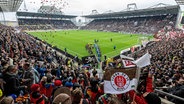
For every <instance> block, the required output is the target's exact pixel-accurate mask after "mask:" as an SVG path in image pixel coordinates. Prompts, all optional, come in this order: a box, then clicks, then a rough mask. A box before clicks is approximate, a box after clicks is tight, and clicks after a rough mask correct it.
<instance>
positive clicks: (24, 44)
mask: <svg viewBox="0 0 184 104" xmlns="http://www.w3.org/2000/svg"><path fill="white" fill-rule="evenodd" d="M166 9H167V8H166ZM170 9H173V8H170ZM175 9H176V8H175V7H174V10H173V11H169V13H171V14H168V13H166V14H167V15H159V16H146V17H132V18H126V19H103V20H102V19H97V20H94V21H92V22H91V23H89V24H88V25H87V26H86V27H83V29H99V30H102V31H121V32H129V33H145V34H153V33H155V32H158V31H159V30H162V29H164V30H163V31H164V32H163V33H162V35H163V36H166V35H167V33H168V32H171V31H172V34H175V35H174V38H172V37H169V38H167V37H166V38H160V41H152V42H150V43H148V44H147V45H146V46H145V47H142V48H140V49H135V51H134V52H132V53H131V52H128V56H130V57H132V58H134V59H138V58H140V57H141V56H142V55H144V54H145V53H147V52H149V53H150V54H151V64H150V65H149V66H146V67H144V68H142V69H141V71H142V74H141V75H140V81H139V84H138V87H137V88H138V89H137V92H136V93H135V92H134V91H132V90H131V91H129V92H127V93H125V94H118V95H114V94H105V93H104V86H103V85H104V80H103V78H102V79H100V78H99V73H98V71H97V70H96V69H95V67H88V68H87V67H83V63H77V62H75V61H74V59H71V58H69V57H66V56H62V55H61V54H59V53H58V52H57V51H55V50H53V48H52V47H49V45H48V44H46V43H45V42H43V41H41V40H39V39H37V38H35V37H32V36H31V35H29V34H28V33H26V32H16V30H15V28H13V27H10V26H5V25H2V24H0V33H1V34H0V104H1V103H2V104H14V102H15V103H18V104H19V103H26V104H31V103H33V104H59V103H62V104H81V103H82V104H96V102H97V103H98V104H161V101H160V99H159V98H158V95H159V97H162V99H163V98H164V100H169V101H171V102H173V103H175V104H183V103H184V100H183V98H184V95H183V93H184V33H183V31H182V30H180V29H176V28H174V24H175V20H176V14H172V12H174V11H175ZM159 10H160V9H158V11H157V12H159ZM167 10H168V9H167ZM147 11H149V10H147ZM161 11H162V10H161ZM163 11H165V10H163ZM134 12H135V11H134ZM141 13H143V12H141ZM141 13H140V14H141ZM151 13H153V14H154V13H155V12H153V11H152V12H151ZM164 13H165V12H164ZM28 14H29V15H27V14H26V13H22V15H26V16H30V15H32V16H33V15H37V16H42V17H44V16H45V14H42V13H40V14H37V13H35V14H34V13H28ZM125 14H126V13H125ZM106 15H109V14H105V16H106ZM110 15H112V14H110ZM113 15H114V16H115V15H116V13H115V14H113ZM131 15H132V14H131ZM149 15H150V14H149ZM19 16H20V15H19ZM50 16H56V17H57V16H58V15H50ZM63 16H64V15H63ZM96 16H102V18H104V15H96ZM135 16H136V14H135ZM94 17H95V16H94ZM107 17H108V16H107ZM98 18H99V17H98ZM135 20H136V21H135ZM117 21H120V22H117ZM19 23H20V24H22V26H20V27H22V28H25V29H28V28H29V29H30V30H32V29H34V30H35V29H42V30H45V29H52V28H62V29H63V28H64V29H69V28H74V27H75V25H73V24H72V23H71V21H67V20H49V19H47V20H46V19H41V20H39V19H34V20H33V19H20V18H19ZM64 24H65V25H64ZM66 24H67V25H66ZM122 24H123V25H122ZM45 25H46V26H45ZM95 25H96V27H98V28H96V27H94V26H95ZM124 25H125V26H124ZM123 26H124V27H123ZM136 27H137V28H136ZM152 27H153V28H152ZM166 27H167V28H166ZM158 33H159V32H158ZM158 33H157V34H158ZM107 61H108V60H105V61H104V62H102V70H103V71H108V69H109V68H122V67H124V66H123V63H122V59H121V58H117V59H115V58H114V60H110V61H109V63H107ZM153 86H154V88H152V87H153ZM153 89H157V90H158V89H159V90H162V91H165V92H168V93H169V94H171V95H176V96H177V97H180V98H179V99H177V98H173V97H171V96H169V94H168V95H166V94H163V93H159V94H158V95H156V94H155V93H153ZM148 90H149V91H148ZM162 101H163V100H162ZM166 102H167V103H169V102H168V101H166Z"/></svg>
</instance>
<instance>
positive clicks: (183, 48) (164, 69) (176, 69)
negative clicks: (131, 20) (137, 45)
mask: <svg viewBox="0 0 184 104" xmlns="http://www.w3.org/2000/svg"><path fill="white" fill-rule="evenodd" d="M147 52H149V54H151V65H149V66H147V67H145V68H142V69H141V71H142V74H141V77H140V81H139V82H140V83H141V85H146V84H147V81H146V80H145V79H146V77H147V75H148V73H149V72H150V71H151V73H153V75H154V81H153V85H154V88H156V89H158V90H161V91H164V92H167V93H170V94H171V95H176V96H179V97H181V98H184V96H183V93H184V37H177V38H175V39H171V38H170V39H165V40H162V41H155V42H151V43H148V44H147V46H146V47H145V48H142V49H141V50H139V51H136V52H133V53H131V54H128V56H130V57H133V58H134V59H135V60H136V59H138V58H139V57H141V56H143V55H144V54H146V53H147ZM121 62H122V59H116V60H115V61H114V62H113V64H112V63H111V64H109V65H110V66H111V67H117V68H121V67H123V64H122V63H121ZM104 64H105V63H104ZM105 68H106V67H104V69H105ZM139 88H141V86H139V87H138V89H139ZM144 90H145V89H144ZM144 90H142V89H141V90H140V92H145V91H144ZM159 96H160V97H162V98H165V99H167V100H169V101H172V102H174V103H175V104H182V103H184V102H183V101H181V100H178V99H175V98H172V97H170V96H168V95H165V94H159Z"/></svg>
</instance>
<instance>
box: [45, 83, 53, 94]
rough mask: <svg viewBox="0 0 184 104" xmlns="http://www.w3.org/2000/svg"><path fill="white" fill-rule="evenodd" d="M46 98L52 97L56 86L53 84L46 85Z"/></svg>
mask: <svg viewBox="0 0 184 104" xmlns="http://www.w3.org/2000/svg"><path fill="white" fill-rule="evenodd" d="M45 87H46V97H48V98H50V97H51V95H52V90H53V89H54V84H53V83H46V84H45Z"/></svg>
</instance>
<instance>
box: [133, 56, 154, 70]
mask: <svg viewBox="0 0 184 104" xmlns="http://www.w3.org/2000/svg"><path fill="white" fill-rule="evenodd" d="M150 58H151V55H150V54H149V53H146V54H145V55H143V56H142V57H140V58H139V59H137V60H136V61H133V63H134V64H136V65H137V67H139V68H142V67H145V66H147V65H150V64H151V62H150Z"/></svg>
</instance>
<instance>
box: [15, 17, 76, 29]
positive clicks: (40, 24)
mask: <svg viewBox="0 0 184 104" xmlns="http://www.w3.org/2000/svg"><path fill="white" fill-rule="evenodd" d="M18 23H19V26H20V27H21V28H22V29H23V30H51V29H77V27H76V26H75V24H74V23H73V22H72V21H70V20H52V19H18Z"/></svg>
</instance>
